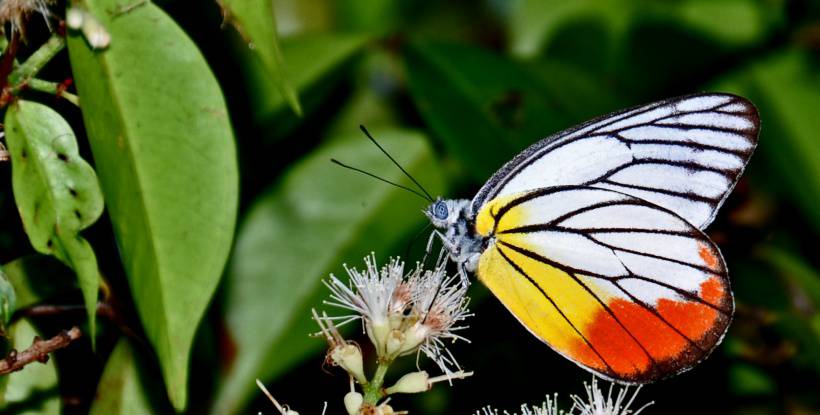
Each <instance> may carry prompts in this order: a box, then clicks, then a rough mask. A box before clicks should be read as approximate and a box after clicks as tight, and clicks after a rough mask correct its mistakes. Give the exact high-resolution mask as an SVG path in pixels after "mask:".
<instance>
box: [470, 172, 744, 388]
mask: <svg viewBox="0 0 820 415" xmlns="http://www.w3.org/2000/svg"><path fill="white" fill-rule="evenodd" d="M476 230H477V232H479V233H480V234H482V235H484V236H493V238H494V243H490V246H489V247H488V248H487V249H486V250H485V251H484V252H483V253H482V255H481V258H480V261H479V266H478V270H477V273H478V278H479V279H480V280H481V281H482V282H483V283H484V284H485V285H487V287H489V289H490V290H491V291H492V292H493V294H495V296H496V297H498V298H499V299H500V300H501V302H502V303H503V304H504V305H505V306H506V307H507V308H508V309H509V310H510V311H511V312H512V313H513V314H514V315H515V316H516V317H517V318H518V320H519V321H520V322H521V323H522V324H523V325H524V326H526V327H527V328H528V329H529V330H530V331H531V332H532V333H533V334H534V335H535V336H537V337H538V338H540V339H541V340H542V341H544V342H546V343H547V344H548V345H549V346H551V347H552V348H553V349H555V350H556V351H558V352H559V353H561V354H562V355H564V356H565V357H567V358H569V359H571V360H573V361H574V362H576V363H578V364H579V365H581V366H582V367H584V368H586V369H588V370H591V371H593V372H595V373H598V374H600V375H603V376H605V377H608V378H611V379H615V380H619V381H625V382H636V383H643V382H650V381H654V380H657V379H659V378H662V377H665V376H668V375H671V374H674V373H677V372H680V371H684V370H686V369H688V368H690V367H691V366H693V365H694V364H696V363H697V362H699V361H700V360H702V359H704V358H705V357H706V356H707V355H708V354H709V353H710V352H711V350H712V349H713V348H714V347H715V346H716V345H717V344H718V343H719V342H720V340H721V339H722V337H723V335H724V333H725V332H726V329H727V327H728V325H729V322H730V320H731V315H732V311H733V305H734V303H733V299H732V294H731V290H730V287H729V280H728V279H727V273H726V266H725V264H724V262H723V258H722V257H721V255H720V251H719V250H718V248H717V247H716V246H715V244H714V243H713V242H712V241H710V240H709V238H708V237H707V236H706V235H704V234H703V232H701V231H700V230H699V229H697V228H696V227H694V226H692V225H691V224H689V223H688V222H687V221H686V220H684V219H683V218H681V217H680V216H678V215H676V214H675V213H673V212H672V211H670V210H668V209H665V208H661V207H658V206H655V205H653V204H651V203H648V202H646V201H644V200H642V199H639V198H636V197H633V196H630V195H626V194H623V193H619V192H616V191H612V190H606V189H596V188H591V187H574V186H567V187H557V188H549V189H540V190H537V191H533V192H528V193H523V194H518V195H510V196H507V197H502V198H496V199H493V200H492V201H490V202H489V203H487V204H486V205H485V206H484V208H482V210H481V211H480V212H479V214H478V216H477V217H476Z"/></svg>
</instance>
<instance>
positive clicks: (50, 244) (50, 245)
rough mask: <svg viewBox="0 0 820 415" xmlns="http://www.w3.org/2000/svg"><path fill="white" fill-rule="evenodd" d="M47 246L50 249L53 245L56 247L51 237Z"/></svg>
mask: <svg viewBox="0 0 820 415" xmlns="http://www.w3.org/2000/svg"><path fill="white" fill-rule="evenodd" d="M46 246H47V247H48V249H51V248H52V247H54V242H52V241H51V239H49V240H48V242H46Z"/></svg>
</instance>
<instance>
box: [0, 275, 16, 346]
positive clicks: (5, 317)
mask: <svg viewBox="0 0 820 415" xmlns="http://www.w3.org/2000/svg"><path fill="white" fill-rule="evenodd" d="M15 307H17V296H16V295H15V293H14V287H13V286H12V285H11V283H10V282H9V280H8V278H7V277H6V273H5V272H3V268H2V267H0V336H5V334H6V333H7V330H6V328H7V327H8V324H9V321H10V320H11V315H12V314H13V313H14V310H16V308H15Z"/></svg>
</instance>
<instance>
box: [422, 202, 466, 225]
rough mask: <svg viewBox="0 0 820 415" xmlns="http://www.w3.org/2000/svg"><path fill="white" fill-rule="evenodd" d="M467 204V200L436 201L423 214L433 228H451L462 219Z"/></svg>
mask: <svg viewBox="0 0 820 415" xmlns="http://www.w3.org/2000/svg"><path fill="white" fill-rule="evenodd" d="M467 203H468V201H467V200H448V199H436V200H435V201H434V202H433V203H431V204H430V206H428V207H427V209H426V210H425V211H424V214H425V215H427V217H428V218H429V219H430V222H431V223H432V224H433V226H435V227H436V228H439V229H446V228H449V227H452V226H453V225H454V224H455V223H456V222H457V221H458V220H459V219H460V218H461V217H462V213H463V211H464V208H465V207H466V206H467Z"/></svg>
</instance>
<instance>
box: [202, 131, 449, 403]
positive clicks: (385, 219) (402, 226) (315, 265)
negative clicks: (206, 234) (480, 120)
mask: <svg viewBox="0 0 820 415" xmlns="http://www.w3.org/2000/svg"><path fill="white" fill-rule="evenodd" d="M372 132H373V134H374V136H375V137H377V139H378V140H379V141H380V142H381V143H382V144H383V145H384V147H386V148H387V149H388V151H390V152H391V154H393V155H394V156H395V157H396V158H397V159H398V160H399V162H400V163H402V165H403V166H404V167H405V168H406V169H407V170H408V171H409V172H410V173H411V174H413V175H414V176H415V177H416V178H417V179H418V180H419V181H420V182H421V183H423V184H424V185H425V186H426V187H427V189H428V190H429V191H430V192H431V193H433V194H434V195H435V194H438V193H439V192H441V191H442V187H443V186H442V175H441V173H440V170H439V168H438V166H437V164H436V163H435V161H434V160H433V157H432V153H431V151H430V148H429V147H428V146H427V144H426V142H425V140H424V137H423V136H421V135H420V134H418V133H415V132H410V131H404V130H375V131H372ZM330 158H338V159H339V160H341V161H343V162H346V163H350V164H352V165H354V166H358V167H361V168H365V169H367V170H369V171H373V172H376V173H377V174H379V175H380V176H383V177H385V178H386V179H388V180H394V181H398V182H401V183H407V179H406V178H404V177H402V174H401V173H400V172H399V171H398V170H397V169H396V168H395V166H393V165H391V164H390V161H389V160H388V159H387V158H386V157H385V156H384V155H383V154H381V153H380V152H379V151H378V149H376V148H375V147H374V146H373V145H372V144H371V143H370V142H368V140H367V139H365V138H363V137H362V136H361V133H360V132H359V131H358V130H357V131H356V132H353V133H350V134H349V135H347V136H345V137H340V138H339V139H336V140H332V141H330V142H329V144H328V145H325V146H323V147H322V148H320V149H319V150H317V151H316V152H314V153H313V154H311V155H310V156H308V157H307V158H306V159H304V160H302V161H300V162H298V163H297V164H295V165H294V166H293V167H292V169H291V170H290V171H288V172H287V173H286V174H285V175H284V177H282V179H281V180H280V181H279V183H278V184H276V185H275V186H274V187H272V188H271V189H269V190H268V191H267V192H266V193H265V194H264V195H262V196H261V197H260V198H259V199H258V200H256V201H255V202H254V204H253V206H252V207H251V208H250V210H249V212H248V214H247V216H246V218H245V220H244V221H243V224H242V226H241V227H240V231H239V236H238V238H237V243H236V248H235V251H234V255H233V258H232V259H231V265H230V267H229V271H228V275H227V280H226V281H225V310H226V312H225V313H226V314H225V318H226V323H225V327H226V329H227V337H226V339H225V342H227V343H228V344H231V345H232V349H233V350H235V359H234V360H233V361H230V362H228V364H229V369H228V371H227V373H226V374H225V378H224V380H223V383H222V385H221V387H220V390H219V393H218V395H217V400H216V405H215V406H214V408H213V411H212V412H213V413H214V414H224V413H238V412H239V411H240V410H241V409H242V407H243V405H244V404H245V403H246V402H247V400H248V399H249V398H250V397H251V396H252V394H254V393H256V392H258V391H257V389H256V386H255V385H254V383H253V380H254V379H256V378H260V379H263V380H270V379H273V378H275V377H277V376H280V375H281V374H282V373H284V372H285V371H286V370H287V369H289V368H291V367H293V366H294V365H296V364H298V363H299V362H301V361H302V360H304V359H305V358H306V357H308V356H310V355H311V354H313V353H316V352H318V351H319V350H320V349H321V348H322V347H323V346H324V345H325V344H324V342H323V341H321V340H318V339H316V338H310V337H308V334H309V333H312V332H315V331H316V326H315V323H313V322H312V321H311V319H310V309H311V308H312V307H321V300H322V299H323V298H326V295H327V292H326V290H325V288H324V286H323V285H322V283H321V280H322V279H323V278H326V277H327V276H328V274H329V273H331V272H335V273H337V275H344V270H343V269H342V264H343V263H345V262H349V263H359V262H360V261H361V258H363V257H364V256H365V255H367V254H368V253H369V252H370V251H371V250H374V249H375V250H377V251H378V252H377V253H378V254H379V256H380V257H386V256H388V255H393V254H397V253H400V252H393V251H389V250H388V249H390V248H391V247H392V246H394V245H395V244H396V243H397V242H398V241H399V240H402V239H403V238H405V237H406V236H407V235H408V234H410V233H412V232H413V231H415V230H417V229H420V227H421V226H422V224H423V223H424V218H423V215H422V213H421V211H420V210H421V209H422V208H423V207H424V205H425V204H426V202H424V201H422V200H420V199H418V198H417V197H415V196H413V195H412V194H409V193H408V192H406V191H404V190H401V189H397V188H395V187H392V186H389V185H386V184H384V183H381V182H377V181H375V180H373V179H371V178H368V177H366V176H364V175H361V174H357V173H355V172H350V171H346V170H344V169H341V168H340V167H338V166H336V165H334V164H332V163H330Z"/></svg>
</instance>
